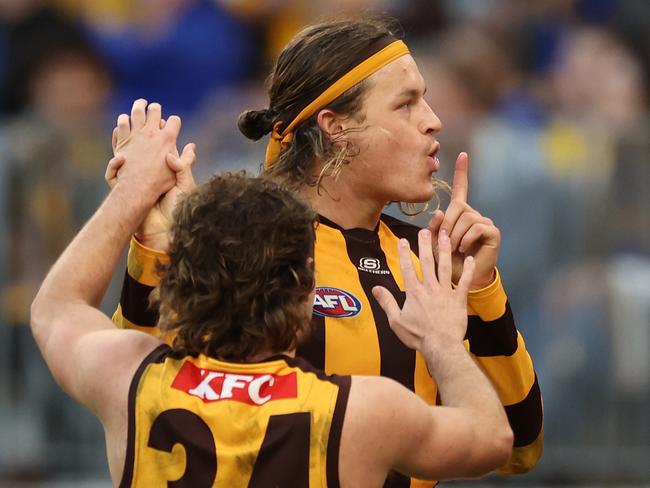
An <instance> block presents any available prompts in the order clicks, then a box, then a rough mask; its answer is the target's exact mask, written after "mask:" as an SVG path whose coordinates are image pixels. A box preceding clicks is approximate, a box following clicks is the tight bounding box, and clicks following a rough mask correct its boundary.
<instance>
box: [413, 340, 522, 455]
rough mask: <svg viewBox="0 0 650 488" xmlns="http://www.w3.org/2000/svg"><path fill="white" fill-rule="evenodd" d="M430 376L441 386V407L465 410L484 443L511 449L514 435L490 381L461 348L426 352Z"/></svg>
mask: <svg viewBox="0 0 650 488" xmlns="http://www.w3.org/2000/svg"><path fill="white" fill-rule="evenodd" d="M423 354H424V357H425V359H426V361H427V364H428V366H429V370H430V371H431V374H432V375H433V377H434V378H435V379H436V382H437V383H438V389H439V392H440V398H441V401H442V405H444V406H448V407H455V408H459V409H463V410H465V411H467V412H468V413H469V415H468V419H470V421H471V422H473V423H474V425H473V428H474V429H476V431H477V433H480V434H484V437H481V438H482V439H491V440H492V441H493V442H496V443H497V444H498V445H501V446H505V445H507V446H508V447H512V431H511V430H510V427H509V425H508V419H507V417H506V414H505V411H504V409H503V406H502V404H501V401H500V400H499V396H498V395H497V393H496V391H495V390H494V388H493V387H492V385H491V384H490V382H489V380H488V379H487V377H486V376H485V374H483V372H482V371H481V370H480V369H479V367H478V366H477V365H476V363H475V362H474V360H473V359H472V358H471V356H470V355H469V354H468V353H467V351H466V350H465V348H464V347H463V345H462V344H458V345H454V346H451V347H446V348H438V350H437V351H435V350H431V351H423Z"/></svg>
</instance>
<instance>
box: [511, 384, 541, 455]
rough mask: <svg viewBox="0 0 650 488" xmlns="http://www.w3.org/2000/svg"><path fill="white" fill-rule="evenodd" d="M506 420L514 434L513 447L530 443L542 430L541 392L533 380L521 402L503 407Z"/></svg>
mask: <svg viewBox="0 0 650 488" xmlns="http://www.w3.org/2000/svg"><path fill="white" fill-rule="evenodd" d="M505 409H506V415H507V416H508V422H510V427H512V431H513V432H514V434H515V441H514V447H522V446H527V445H528V444H532V443H533V442H534V441H535V439H537V437H538V436H539V434H540V432H541V431H542V424H543V422H544V413H543V411H542V394H541V392H540V390H539V384H538V383H537V376H535V382H534V383H533V386H532V387H531V388H530V391H529V392H528V395H527V396H526V398H524V399H523V400H522V401H521V402H519V403H515V404H514V405H507V406H506V407H505Z"/></svg>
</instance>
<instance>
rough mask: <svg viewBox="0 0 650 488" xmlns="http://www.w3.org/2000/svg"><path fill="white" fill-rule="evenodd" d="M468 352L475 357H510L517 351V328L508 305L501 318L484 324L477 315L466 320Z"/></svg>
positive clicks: (507, 304)
mask: <svg viewBox="0 0 650 488" xmlns="http://www.w3.org/2000/svg"><path fill="white" fill-rule="evenodd" d="M465 338H466V339H469V350H470V352H471V353H472V354H474V355H476V356H481V357H486V356H512V355H513V354H514V353H515V352H516V351H517V327H516V326H515V320H514V318H513V316H512V309H511V308H510V303H508V302H506V310H505V312H504V313H503V315H502V316H501V317H499V318H498V319H496V320H492V321H490V322H484V321H483V320H481V318H480V317H479V316H478V315H470V316H469V317H468V319H467V334H466V335H465Z"/></svg>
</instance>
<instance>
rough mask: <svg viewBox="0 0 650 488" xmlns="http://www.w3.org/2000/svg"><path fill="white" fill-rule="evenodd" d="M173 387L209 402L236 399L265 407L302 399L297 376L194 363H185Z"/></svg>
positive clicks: (294, 374)
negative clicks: (272, 402) (202, 365)
mask: <svg viewBox="0 0 650 488" xmlns="http://www.w3.org/2000/svg"><path fill="white" fill-rule="evenodd" d="M172 388H175V389H176V390H180V391H182V392H185V393H187V394H188V395H191V396H194V397H197V398H200V399H201V400H203V401H204V402H206V403H210V402H216V401H220V400H234V401H237V402H241V403H247V404H249V405H264V404H265V403H267V402H270V401H273V400H280V399H284V398H296V397H297V396H298V383H297V378H296V373H289V374H288V375H275V374H240V373H233V372H229V371H218V370H213V369H204V368H199V367H198V366H196V365H194V364H193V363H191V362H190V361H185V363H184V364H183V366H182V367H181V369H180V370H179V372H178V373H177V374H176V378H174V382H173V383H172Z"/></svg>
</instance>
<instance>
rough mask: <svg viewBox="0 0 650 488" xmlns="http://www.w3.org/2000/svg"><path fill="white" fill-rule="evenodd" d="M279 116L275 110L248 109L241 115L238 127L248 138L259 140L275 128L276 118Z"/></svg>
mask: <svg viewBox="0 0 650 488" xmlns="http://www.w3.org/2000/svg"><path fill="white" fill-rule="evenodd" d="M277 116H278V114H277V112H276V111H275V110H270V109H266V108H265V109H264V110H246V112H244V113H242V114H241V115H240V116H239V120H238V121H237V127H239V130H240V131H241V133H242V134H244V135H245V136H246V137H247V138H248V139H251V140H253V141H257V140H259V139H261V138H262V137H263V136H265V135H266V134H268V133H269V132H271V130H273V124H274V122H275V118H276V117H277Z"/></svg>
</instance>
